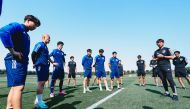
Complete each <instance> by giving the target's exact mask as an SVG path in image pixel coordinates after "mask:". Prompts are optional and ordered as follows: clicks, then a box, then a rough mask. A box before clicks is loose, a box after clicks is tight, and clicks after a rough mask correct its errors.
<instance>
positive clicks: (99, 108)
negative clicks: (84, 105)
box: [94, 107, 104, 109]
mask: <svg viewBox="0 0 190 109" xmlns="http://www.w3.org/2000/svg"><path fill="white" fill-rule="evenodd" d="M94 109H104V108H102V107H97V108H94Z"/></svg>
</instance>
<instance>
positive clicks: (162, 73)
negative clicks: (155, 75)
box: [154, 39, 178, 101]
mask: <svg viewBox="0 0 190 109" xmlns="http://www.w3.org/2000/svg"><path fill="white" fill-rule="evenodd" d="M156 44H157V46H158V48H159V49H157V50H156V51H155V53H154V57H155V58H156V60H157V65H158V70H159V77H160V79H161V80H162V83H163V86H164V89H165V93H164V95H165V96H169V97H170V93H169V91H168V83H167V81H168V82H169V84H170V87H171V89H172V91H173V97H172V99H173V100H174V101H178V96H177V90H176V84H175V82H174V80H173V77H172V69H171V63H170V59H174V55H173V54H172V52H171V51H170V48H167V47H164V40H163V39H158V40H157V41H156Z"/></svg>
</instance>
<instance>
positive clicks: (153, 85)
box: [146, 84, 156, 86]
mask: <svg viewBox="0 0 190 109" xmlns="http://www.w3.org/2000/svg"><path fill="white" fill-rule="evenodd" d="M146 86H156V85H155V84H146Z"/></svg>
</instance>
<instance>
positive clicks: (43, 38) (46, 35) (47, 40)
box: [42, 34, 50, 44]
mask: <svg viewBox="0 0 190 109" xmlns="http://www.w3.org/2000/svg"><path fill="white" fill-rule="evenodd" d="M42 41H43V42H44V43H45V44H49V43H50V36H49V35H48V34H43V35H42Z"/></svg>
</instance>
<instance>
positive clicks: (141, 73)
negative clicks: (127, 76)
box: [137, 69, 146, 76]
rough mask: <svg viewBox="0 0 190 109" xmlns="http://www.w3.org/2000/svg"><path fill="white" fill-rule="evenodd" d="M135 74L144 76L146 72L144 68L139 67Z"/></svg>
mask: <svg viewBox="0 0 190 109" xmlns="http://www.w3.org/2000/svg"><path fill="white" fill-rule="evenodd" d="M137 76H146V73H145V71H144V70H141V69H139V70H137Z"/></svg>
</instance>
